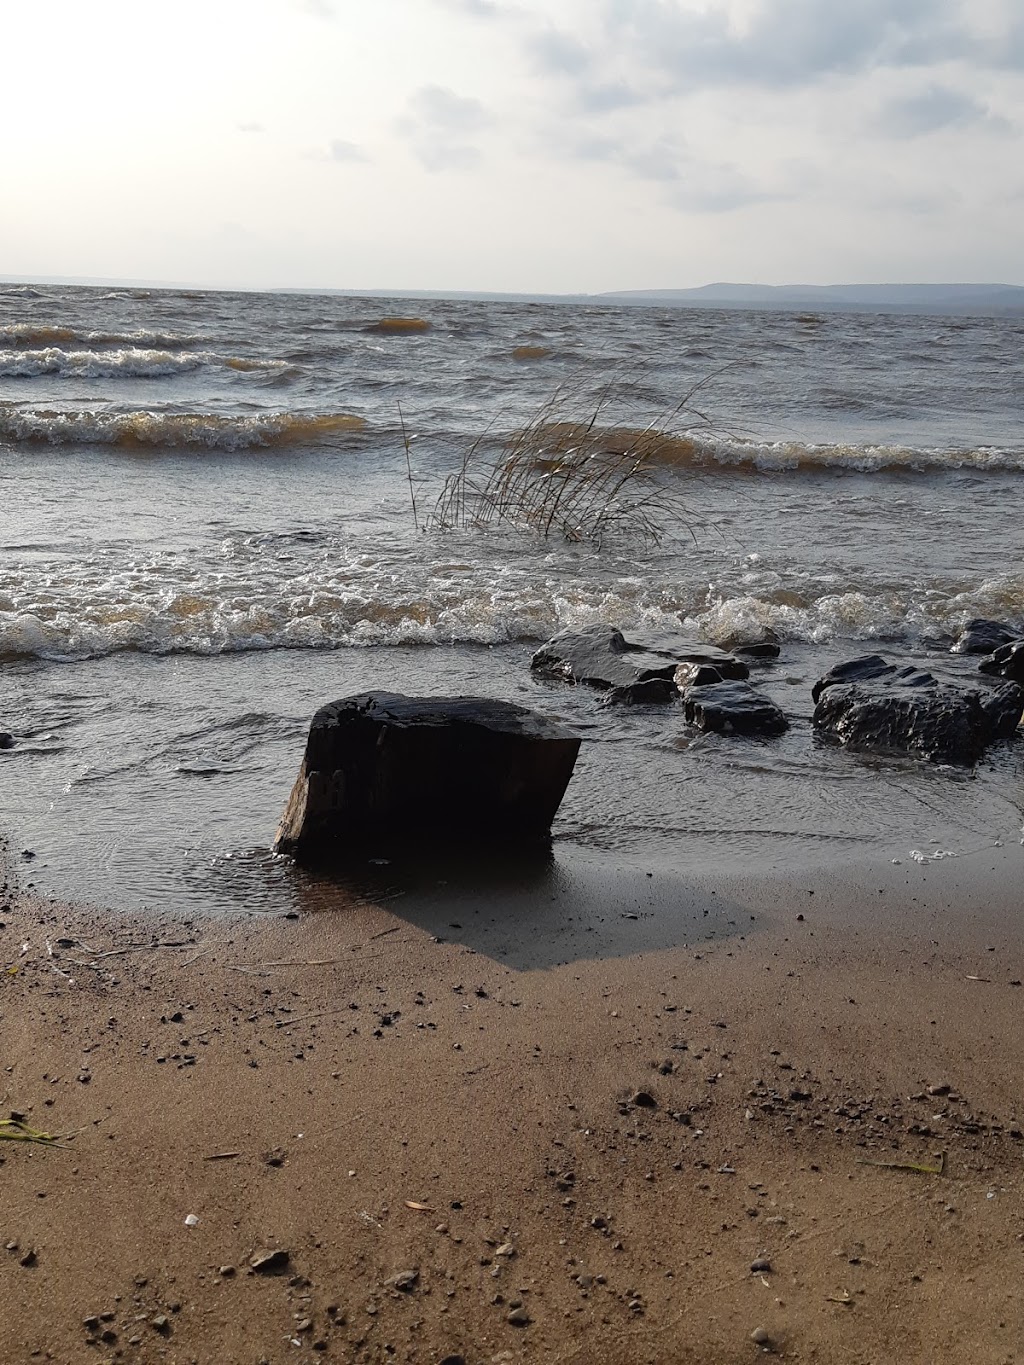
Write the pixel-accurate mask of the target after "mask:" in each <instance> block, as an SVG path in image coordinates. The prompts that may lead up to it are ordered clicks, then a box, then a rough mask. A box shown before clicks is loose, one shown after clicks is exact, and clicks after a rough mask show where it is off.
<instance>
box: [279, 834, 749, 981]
mask: <svg viewBox="0 0 1024 1365" xmlns="http://www.w3.org/2000/svg"><path fill="white" fill-rule="evenodd" d="M289 881H290V882H291V890H292V894H293V901H292V903H293V906H294V908H295V909H296V910H298V911H300V912H302V913H307V914H308V913H324V912H333V911H337V912H341V913H343V912H344V910H345V909H346V907H349V906H350V905H351V898H352V897H353V896H356V897H358V898H359V899H360V900H361V901H363V902H370V903H373V904H377V905H380V906H381V907H383V908H386V909H387V910H389V911H390V912H392V913H394V914H395V915H397V916H399V917H400V918H401V919H403V920H405V921H406V922H407V923H408V924H411V925H414V926H415V927H416V928H417V929H420V930H422V931H423V932H425V933H427V934H431V935H432V936H434V937H435V938H437V939H440V940H445V941H448V942H452V943H461V944H464V945H465V946H466V947H468V948H472V949H473V950H474V951H475V952H478V953H483V954H484V955H486V956H487V957H490V958H493V959H495V960H496V961H499V962H502V963H504V964H505V965H507V966H510V967H514V968H516V969H518V970H531V969H538V968H546V967H554V966H557V965H559V964H562V963H567V962H572V961H577V960H580V959H600V958H611V957H625V956H631V955H633V954H636V953H643V952H654V951H657V950H659V949H663V948H671V947H679V946H696V945H699V944H701V943H705V942H709V941H715V940H723V939H728V938H731V937H734V936H739V935H741V934H744V935H745V934H749V933H750V932H752V931H756V923H755V922H753V918H754V917H753V916H752V915H751V913H750V911H749V910H748V909H747V908H746V907H745V906H744V905H742V904H740V903H739V902H737V901H735V900H733V899H732V898H731V897H730V896H729V895H728V894H727V893H725V892H723V890H722V889H716V888H715V887H714V886H712V885H711V884H710V883H709V882H707V881H703V882H702V881H701V880H699V879H696V878H694V879H692V880H691V879H688V878H686V877H684V876H681V875H679V874H676V873H669V872H666V871H665V870H664V869H657V870H653V871H651V872H647V871H645V870H644V869H643V868H642V867H637V866H628V865H623V864H621V863H617V862H616V861H615V860H614V859H612V858H611V857H610V856H607V855H606V856H601V855H599V854H593V853H583V852H581V851H580V850H578V849H572V848H567V847H566V846H564V845H560V846H557V847H553V846H552V845H550V844H543V845H540V846H532V847H530V848H529V849H527V850H522V849H520V850H516V851H515V852H514V853H510V852H509V851H508V850H503V851H500V852H499V851H495V850H482V851H475V852H468V853H467V852H464V851H459V852H452V851H442V850H437V849H432V850H431V849H418V850H415V851H408V850H407V851H405V852H403V853H402V854H400V855H397V856H394V857H392V858H390V859H388V860H384V859H375V860H372V861H367V860H365V859H363V860H362V861H361V862H360V863H358V864H353V865H349V866H346V867H339V866H337V865H335V866H333V867H331V868H330V869H327V868H324V867H319V868H311V867H303V868H299V867H295V868H293V869H292V875H291V876H290V877H289Z"/></svg>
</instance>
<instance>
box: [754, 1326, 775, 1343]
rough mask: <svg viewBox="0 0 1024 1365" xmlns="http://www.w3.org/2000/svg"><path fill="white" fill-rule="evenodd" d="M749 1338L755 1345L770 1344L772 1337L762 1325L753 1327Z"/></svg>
mask: <svg viewBox="0 0 1024 1365" xmlns="http://www.w3.org/2000/svg"><path fill="white" fill-rule="evenodd" d="M750 1340H751V1341H752V1342H753V1343H754V1345H755V1346H770V1345H771V1340H772V1339H771V1337H770V1336H769V1335H768V1332H767V1331H766V1330H765V1329H764V1328H763V1327H755V1328H754V1330H753V1331H752V1332H751V1334H750Z"/></svg>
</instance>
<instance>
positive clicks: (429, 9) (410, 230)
mask: <svg viewBox="0 0 1024 1365" xmlns="http://www.w3.org/2000/svg"><path fill="white" fill-rule="evenodd" d="M0 17H2V21H3V24H2V32H3V46H4V56H5V60H4V91H3V104H4V117H3V133H2V134H0V147H2V150H3V161H2V167H0V170H2V174H0V198H2V202H0V277H3V276H10V275H26V274H42V275H76V276H116V277H133V278H146V279H155V280H173V281H188V282H194V283H198V284H207V285H227V286H231V285H250V286H276V285H292V286H332V287H341V288H356V289H358V288H374V287H382V288H386V287H395V288H421V289H446V288H450V289H482V290H511V291H526V292H596V291H602V290H607V289H631V288H646V287H666V288H672V287H687V286H692V285H699V284H704V283H707V282H709V281H713V280H738V281H759V282H763V283H769V284H783V283H794V282H809V283H819V284H828V283H846V282H896V281H997V280H998V281H1003V282H1006V283H1014V284H1024V260H1022V240H1024V232H1022V227H1024V154H1022V141H1021V134H1022V129H1024V0H969V2H967V0H546V3H542V2H541V0H174V3H173V4H171V3H167V0H46V2H45V3H43V0H0Z"/></svg>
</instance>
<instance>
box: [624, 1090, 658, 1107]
mask: <svg viewBox="0 0 1024 1365" xmlns="http://www.w3.org/2000/svg"><path fill="white" fill-rule="evenodd" d="M629 1102H630V1104H635V1105H636V1106H637V1108H638V1109H657V1107H658V1101H657V1100H656V1099H655V1098H654V1096H653V1095H652V1094H651V1092H650V1091H649V1090H635V1091H634V1092H633V1094H632V1095H631V1096H630V1100H629Z"/></svg>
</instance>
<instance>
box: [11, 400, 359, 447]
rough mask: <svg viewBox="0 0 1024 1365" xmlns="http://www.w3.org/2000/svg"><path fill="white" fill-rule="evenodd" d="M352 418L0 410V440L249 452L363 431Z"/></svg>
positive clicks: (342, 414) (291, 414) (340, 414)
mask: <svg viewBox="0 0 1024 1365" xmlns="http://www.w3.org/2000/svg"><path fill="white" fill-rule="evenodd" d="M365 426H366V421H365V419H364V418H362V417H358V416H356V415H355V414H354V413H348V412H332V413H321V414H316V413H301V412H264V413H258V414H253V415H250V416H246V417H241V416H236V417H222V416H220V415H218V414H216V413H197V412H151V411H138V412H90V411H80V412H49V411H45V410H39V409H35V410H25V409H20V408H12V407H8V408H6V409H5V408H3V407H0V440H3V441H33V442H38V443H40V444H43V443H45V444H49V445H113V446H121V447H124V448H127V449H130V448H132V447H133V446H134V447H138V446H172V447H186V448H189V447H201V448H204V449H207V450H247V449H251V448H254V447H260V446H279V445H297V444H299V443H300V442H302V441H318V440H323V439H324V438H326V437H329V436H333V435H336V434H339V433H341V432H357V431H362V430H363V429H364V428H365Z"/></svg>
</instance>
